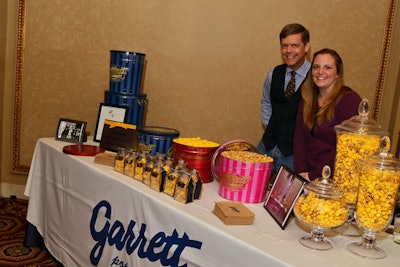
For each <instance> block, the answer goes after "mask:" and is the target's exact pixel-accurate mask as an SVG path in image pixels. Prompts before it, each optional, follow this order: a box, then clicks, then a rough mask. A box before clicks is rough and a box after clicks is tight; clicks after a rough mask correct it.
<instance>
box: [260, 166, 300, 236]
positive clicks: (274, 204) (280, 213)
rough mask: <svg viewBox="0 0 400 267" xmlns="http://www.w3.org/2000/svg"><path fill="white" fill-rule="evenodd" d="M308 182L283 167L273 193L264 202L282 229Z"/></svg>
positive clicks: (272, 189) (277, 177) (272, 190)
mask: <svg viewBox="0 0 400 267" xmlns="http://www.w3.org/2000/svg"><path fill="white" fill-rule="evenodd" d="M306 183H307V180H306V179H304V178H303V177H301V176H300V175H298V174H297V173H295V172H293V171H292V170H291V169H289V168H288V167H286V166H284V165H282V166H281V168H280V169H279V172H278V174H277V176H276V179H275V181H274V184H273V185H272V188H271V191H270V192H269V194H268V196H267V199H266V200H265V202H264V208H265V209H266V210H267V211H268V212H269V214H270V215H271V216H272V217H273V218H274V220H275V221H276V222H277V223H278V224H279V226H280V227H281V228H282V229H285V227H286V223H287V222H288V219H289V218H290V215H291V212H292V210H293V206H294V204H295V203H296V200H297V198H298V197H299V195H300V194H301V192H302V190H303V186H304V184H306Z"/></svg>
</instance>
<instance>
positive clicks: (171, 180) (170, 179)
mask: <svg viewBox="0 0 400 267" xmlns="http://www.w3.org/2000/svg"><path fill="white" fill-rule="evenodd" d="M178 176H179V172H178V171H177V170H174V169H173V170H172V172H171V173H169V174H168V175H167V177H166V178H165V181H164V191H163V192H164V193H165V194H167V195H170V196H173V195H174V191H175V185H176V182H177V180H178Z"/></svg>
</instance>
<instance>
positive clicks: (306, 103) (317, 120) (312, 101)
mask: <svg viewBox="0 0 400 267" xmlns="http://www.w3.org/2000/svg"><path fill="white" fill-rule="evenodd" d="M322 54H329V55H331V56H332V57H333V59H334V61H335V65H336V70H337V75H338V78H337V80H336V83H335V87H334V88H333V91H332V93H331V94H330V95H329V96H328V98H327V99H326V100H325V103H324V105H323V106H321V107H320V106H319V105H318V97H319V89H318V87H317V86H316V85H315V83H314V81H313V79H312V73H311V72H312V68H313V65H314V60H315V58H316V57H317V56H318V55H322ZM349 91H350V88H348V87H347V86H344V84H343V62H342V59H341V57H340V56H339V54H338V53H337V52H336V51H335V50H333V49H329V48H324V49H321V50H319V51H317V52H315V53H314V55H313V60H312V62H311V69H310V71H309V74H308V75H307V79H306V80H305V82H304V84H303V86H302V88H301V95H302V98H303V119H304V123H305V124H306V125H307V127H308V128H309V129H310V130H311V129H312V128H314V127H318V126H320V125H321V124H322V122H323V121H325V120H328V121H332V119H333V116H334V114H335V107H336V104H337V103H338V102H339V100H340V98H341V97H342V96H343V95H344V94H346V93H348V92H349Z"/></svg>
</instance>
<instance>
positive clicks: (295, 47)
mask: <svg viewBox="0 0 400 267" xmlns="http://www.w3.org/2000/svg"><path fill="white" fill-rule="evenodd" d="M309 49H310V44H309V43H307V44H304V43H303V42H302V41H301V33H298V34H292V35H288V36H286V37H285V38H283V39H282V40H281V54H282V58H283V60H284V61H285V63H286V64H287V65H288V66H289V67H291V68H292V69H293V70H297V69H298V68H300V67H301V65H303V63H304V60H305V59H306V54H307V52H308V50H309Z"/></svg>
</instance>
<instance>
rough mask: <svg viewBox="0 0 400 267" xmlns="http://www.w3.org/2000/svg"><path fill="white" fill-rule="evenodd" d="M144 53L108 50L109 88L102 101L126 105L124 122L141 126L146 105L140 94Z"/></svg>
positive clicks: (144, 98)
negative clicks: (126, 112) (125, 119)
mask: <svg viewBox="0 0 400 267" xmlns="http://www.w3.org/2000/svg"><path fill="white" fill-rule="evenodd" d="M144 62H145V54H142V53H137V52H129V51H117V50H111V51H110V90H109V91H105V94H104V102H105V103H106V104H110V105H118V106H125V107H128V114H127V121H126V123H129V124H135V125H137V126H141V125H143V124H144V115H145V110H146V106H147V100H146V95H145V94H141V88H142V79H143V69H144Z"/></svg>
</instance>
